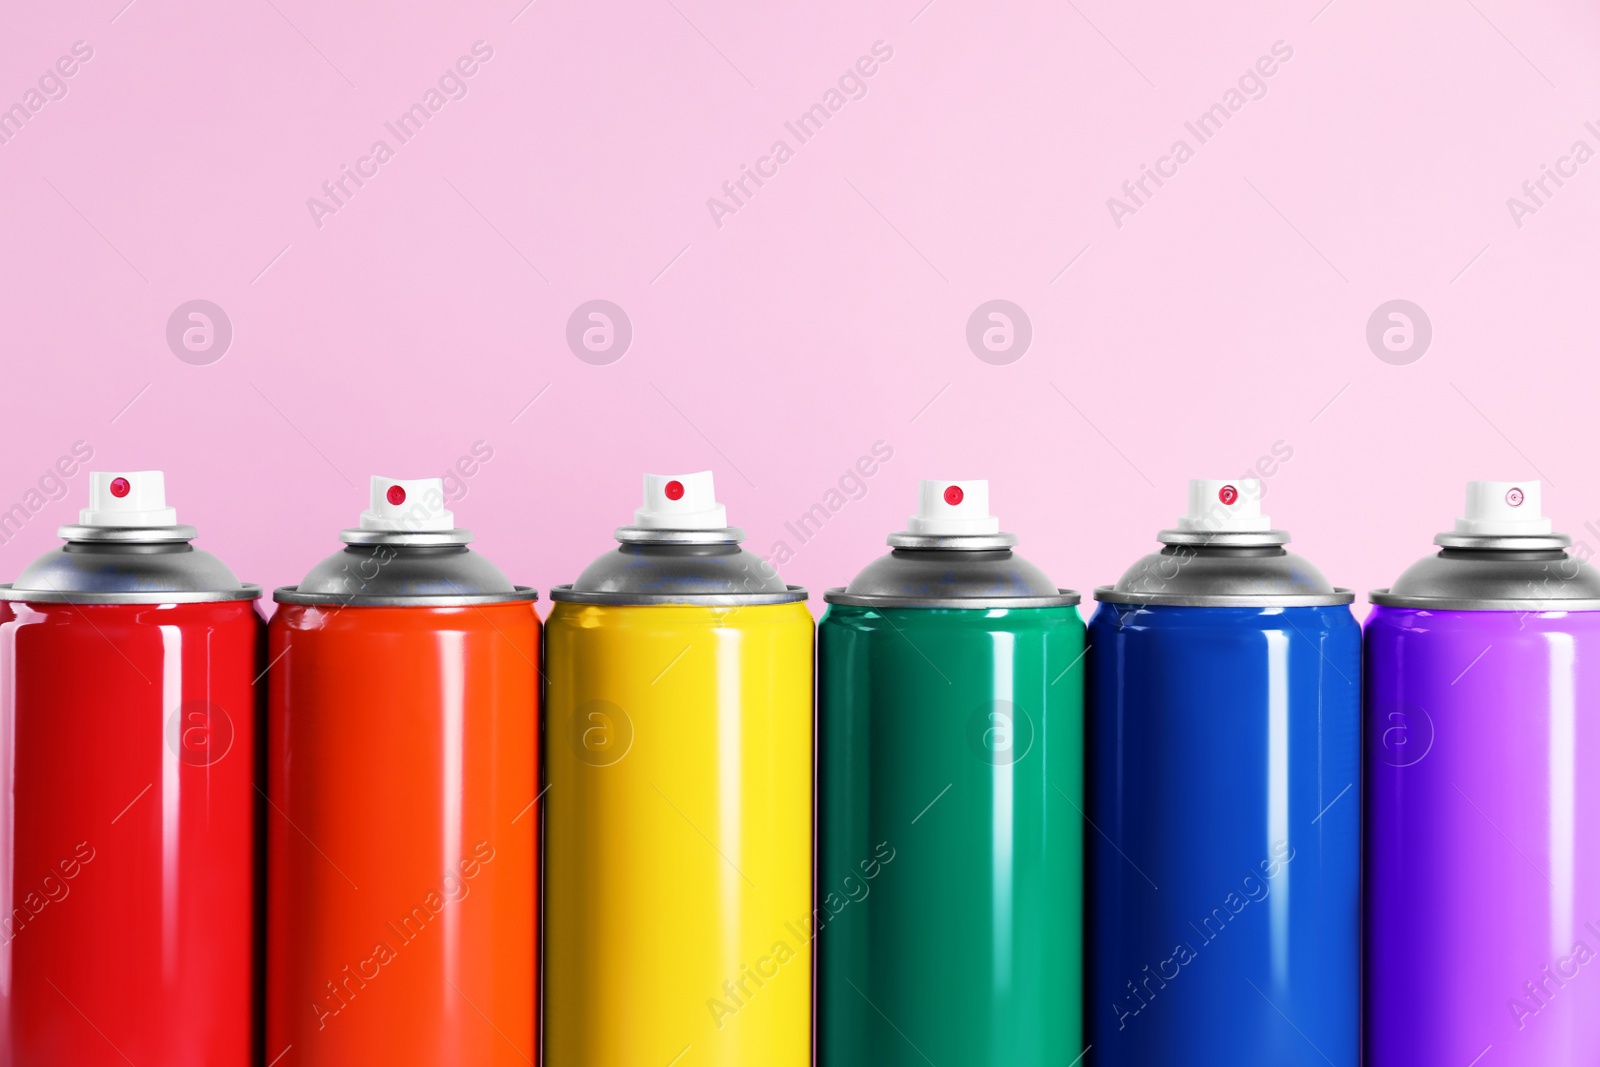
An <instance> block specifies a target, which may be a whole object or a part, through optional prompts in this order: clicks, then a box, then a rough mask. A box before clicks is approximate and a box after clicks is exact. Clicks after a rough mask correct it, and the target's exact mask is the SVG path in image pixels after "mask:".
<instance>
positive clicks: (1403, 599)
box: [1367, 589, 1600, 611]
mask: <svg viewBox="0 0 1600 1067" xmlns="http://www.w3.org/2000/svg"><path fill="white" fill-rule="evenodd" d="M1367 599H1368V600H1369V601H1371V602H1372V603H1373V604H1375V605H1377V606H1378V607H1381V608H1414V609H1416V610H1418V611H1430V610H1431V611H1600V599H1595V598H1593V597H1591V598H1588V599H1579V598H1576V597H1573V598H1570V599H1567V600H1560V599H1549V598H1545V599H1537V598H1532V597H1524V598H1520V599H1499V598H1495V597H1430V596H1406V595H1405V594H1403V593H1401V594H1395V593H1391V592H1389V590H1388V589H1374V590H1372V591H1371V592H1369V593H1368V594H1367Z"/></svg>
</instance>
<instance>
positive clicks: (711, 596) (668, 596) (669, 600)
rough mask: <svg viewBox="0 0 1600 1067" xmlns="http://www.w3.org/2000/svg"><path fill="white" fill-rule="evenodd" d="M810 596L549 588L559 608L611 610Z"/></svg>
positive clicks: (790, 591)
mask: <svg viewBox="0 0 1600 1067" xmlns="http://www.w3.org/2000/svg"><path fill="white" fill-rule="evenodd" d="M810 596H811V594H810V593H808V592H806V590H805V589H804V587H802V586H798V585H790V586H785V587H784V591H783V592H781V593H778V592H772V593H579V592H574V591H573V588H572V585H571V583H568V584H566V585H553V586H551V587H550V599H551V601H552V602H554V603H558V604H609V605H612V606H614V607H627V606H635V607H655V606H662V607H665V606H671V605H673V604H684V605H692V606H699V607H724V608H730V607H731V608H744V607H759V606H762V605H767V604H800V603H804V602H805V601H806V600H807V599H809V598H810Z"/></svg>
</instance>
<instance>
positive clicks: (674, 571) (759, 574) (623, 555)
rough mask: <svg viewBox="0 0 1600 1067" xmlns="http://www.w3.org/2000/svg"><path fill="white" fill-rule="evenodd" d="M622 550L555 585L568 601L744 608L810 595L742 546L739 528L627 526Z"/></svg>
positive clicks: (555, 595) (553, 594)
mask: <svg viewBox="0 0 1600 1067" xmlns="http://www.w3.org/2000/svg"><path fill="white" fill-rule="evenodd" d="M616 537H617V547H616V548H615V549H613V550H612V551H610V552H607V553H606V554H605V555H603V556H601V557H600V558H599V559H597V560H595V561H594V562H593V563H591V564H589V566H588V567H586V568H584V571H583V573H582V574H580V575H578V579H577V581H575V582H573V583H572V584H571V585H558V586H556V587H555V588H553V589H551V590H550V599H551V600H554V601H558V602H562V603H569V604H614V605H627V604H633V605H651V604H701V605H723V606H727V607H744V606H754V605H760V604H792V603H798V602H800V601H803V600H805V599H806V591H805V590H804V589H802V588H800V587H799V586H795V585H785V584H784V582H783V579H782V578H781V577H779V575H778V572H777V570H776V569H775V568H774V567H773V566H772V565H771V564H770V563H768V562H767V561H766V560H764V559H762V558H761V557H760V556H757V555H756V554H755V553H753V552H749V551H747V550H745V549H744V548H743V547H741V545H740V542H741V541H743V540H744V531H743V530H741V529H739V528H738V527H734V526H722V527H716V528H711V529H684V530H672V529H664V528H659V527H654V526H649V527H646V526H623V527H619V528H618V530H617V532H616Z"/></svg>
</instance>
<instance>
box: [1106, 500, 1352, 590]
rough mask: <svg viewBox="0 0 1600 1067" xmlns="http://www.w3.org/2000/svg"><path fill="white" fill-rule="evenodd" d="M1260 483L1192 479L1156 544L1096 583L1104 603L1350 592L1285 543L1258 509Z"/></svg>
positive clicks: (1284, 539)
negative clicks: (1179, 511) (1185, 504)
mask: <svg viewBox="0 0 1600 1067" xmlns="http://www.w3.org/2000/svg"><path fill="white" fill-rule="evenodd" d="M1260 498H1261V489H1260V483H1259V482H1256V481H1254V480H1252V479H1242V480H1239V481H1236V482H1228V481H1222V480H1211V479H1200V478H1197V479H1194V480H1193V481H1191V482H1190V483H1189V508H1188V511H1187V512H1186V513H1185V514H1184V515H1183V516H1182V517H1181V518H1179V520H1178V525H1177V526H1176V527H1175V528H1173V529H1169V530H1162V531H1161V532H1160V533H1159V534H1158V535H1157V540H1159V541H1160V542H1161V543H1162V548H1161V549H1160V550H1159V551H1157V552H1152V553H1151V554H1149V555H1147V556H1144V557H1143V558H1141V559H1139V560H1138V561H1137V562H1136V563H1134V565H1133V566H1131V567H1129V568H1128V570H1127V571H1126V572H1125V573H1124V574H1123V575H1122V577H1121V578H1120V579H1118V581H1117V583H1116V584H1115V585H1110V586H1102V587H1101V588H1099V589H1097V590H1095V599H1096V600H1099V601H1101V602H1102V603H1110V604H1150V605H1170V606H1175V607H1250V608H1256V607H1259V608H1283V607H1319V606H1336V605H1343V604H1349V603H1351V602H1352V601H1353V600H1354V599H1355V595H1354V594H1353V593H1352V592H1351V591H1350V590H1348V589H1340V588H1338V587H1337V586H1335V585H1333V584H1332V583H1331V582H1329V581H1328V579H1327V578H1326V577H1324V576H1323V574H1322V572H1321V571H1320V570H1318V569H1317V568H1316V567H1315V566H1313V565H1312V563H1311V562H1310V561H1309V560H1307V559H1305V558H1304V557H1302V556H1298V555H1296V554H1294V553H1292V552H1289V551H1288V550H1286V549H1285V548H1284V547H1283V546H1284V545H1285V544H1287V543H1288V541H1289V535H1288V534H1287V533H1286V532H1284V531H1283V530H1275V529H1273V528H1272V521H1271V519H1270V518H1269V517H1268V516H1266V515H1263V514H1261V505H1260Z"/></svg>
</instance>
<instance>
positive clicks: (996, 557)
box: [889, 546, 1015, 567]
mask: <svg viewBox="0 0 1600 1067" xmlns="http://www.w3.org/2000/svg"><path fill="white" fill-rule="evenodd" d="M889 554H890V555H891V556H892V557H894V558H895V559H901V560H907V561H909V562H912V563H944V564H948V565H950V566H957V567H959V566H961V565H963V564H969V563H970V564H978V563H1003V562H1005V561H1006V560H1009V559H1012V558H1014V556H1015V553H1013V552H1012V551H1011V549H1009V548H967V547H964V546H961V547H952V548H896V549H894V550H893V551H891V552H890V553H889Z"/></svg>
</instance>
